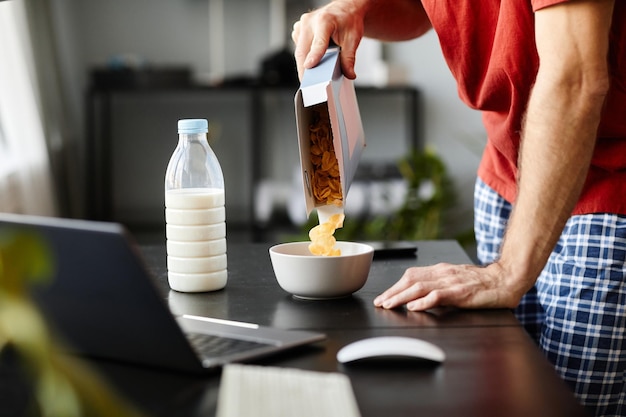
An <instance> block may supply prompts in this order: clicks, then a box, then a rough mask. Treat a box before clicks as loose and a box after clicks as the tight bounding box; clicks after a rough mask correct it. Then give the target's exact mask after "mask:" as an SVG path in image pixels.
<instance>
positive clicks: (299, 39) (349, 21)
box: [291, 1, 366, 79]
mask: <svg viewBox="0 0 626 417" xmlns="http://www.w3.org/2000/svg"><path fill="white" fill-rule="evenodd" d="M365 6H366V2H349V1H333V2H331V3H329V4H327V5H326V6H324V7H322V8H320V9H318V10H315V11H312V12H309V13H305V14H303V15H302V17H301V18H300V20H299V21H298V22H296V23H294V25H293V31H292V32H291V38H292V39H293V41H294V43H295V45H296V49H295V53H294V56H295V58H296V64H297V66H298V75H299V76H300V78H302V75H303V73H304V70H305V69H308V68H312V67H314V66H315V65H317V64H318V63H319V61H320V59H322V57H323V56H324V52H326V49H327V48H328V45H329V43H330V41H331V40H332V41H333V42H335V43H336V44H337V45H339V46H341V69H342V71H343V74H344V75H345V76H346V77H347V78H350V79H354V78H356V73H355V72H354V63H355V60H356V50H357V48H358V46H359V43H360V42H361V38H362V37H363V20H364V15H365V11H366V7H365Z"/></svg>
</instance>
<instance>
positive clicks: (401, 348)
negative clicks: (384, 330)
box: [337, 336, 446, 363]
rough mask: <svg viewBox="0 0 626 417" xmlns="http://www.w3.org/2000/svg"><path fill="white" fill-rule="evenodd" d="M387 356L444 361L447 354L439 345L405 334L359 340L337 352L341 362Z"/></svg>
mask: <svg viewBox="0 0 626 417" xmlns="http://www.w3.org/2000/svg"><path fill="white" fill-rule="evenodd" d="M386 358H414V359H423V360H427V361H432V362H443V361H444V360H445V359H446V354H445V353H444V351H443V350H442V349H441V348H440V347H439V346H437V345H434V344H432V343H430V342H427V341H425V340H421V339H417V338H414V337H404V336H381V337H371V338H368V339H362V340H357V341H356V342H352V343H350V344H347V345H346V346H344V347H343V348H341V349H340V350H339V352H337V360H338V361H339V362H341V363H350V362H356V361H362V360H370V359H375V360H378V359H386Z"/></svg>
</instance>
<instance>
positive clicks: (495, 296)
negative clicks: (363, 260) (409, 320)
mask: <svg viewBox="0 0 626 417" xmlns="http://www.w3.org/2000/svg"><path fill="white" fill-rule="evenodd" d="M508 278H509V274H508V273H507V272H506V271H505V270H504V269H503V268H502V266H501V265H500V264H498V263H497V262H496V263H493V264H491V265H489V266H487V267H479V266H475V265H451V264H445V263H441V264H437V265H433V266H427V267H413V268H409V269H407V270H406V272H405V273H404V275H403V276H402V278H400V280H399V281H398V282H397V283H396V284H394V285H393V286H392V287H391V288H389V289H388V290H387V291H385V292H384V293H382V294H381V295H379V296H378V297H376V299H375V300H374V305H375V306H376V307H382V308H385V309H390V308H396V307H400V306H402V305H404V304H406V307H407V309H408V310H411V311H424V310H428V309H431V308H435V307H445V306H455V307H461V308H514V307H516V306H517V304H518V303H519V301H520V299H521V298H522V296H523V295H524V293H525V292H526V291H528V289H529V288H526V287H520V286H519V285H517V284H516V283H515V282H514V281H512V280H510V279H508Z"/></svg>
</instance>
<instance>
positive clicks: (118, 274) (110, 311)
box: [0, 213, 325, 372]
mask: <svg viewBox="0 0 626 417" xmlns="http://www.w3.org/2000/svg"><path fill="white" fill-rule="evenodd" d="M9 228H12V229H17V230H30V231H34V232H35V233H37V234H38V235H39V236H41V238H42V239H43V241H44V242H45V243H46V245H47V246H48V247H49V249H50V251H51V253H52V255H53V256H54V260H55V272H54V274H53V277H52V279H51V280H50V282H48V283H45V284H41V285H38V286H36V287H34V288H33V298H34V300H35V302H36V303H37V305H38V307H39V308H40V309H41V311H42V313H43V315H44V317H45V318H46V319H47V320H48V322H49V323H50V325H51V326H52V328H53V329H55V330H56V331H57V333H58V334H59V335H60V336H61V338H62V339H63V340H64V341H65V342H66V344H67V346H69V347H70V350H71V352H72V353H76V354H79V355H84V356H88V357H93V358H101V359H110V360H116V361H122V362H126V363H133V364H139V365H147V366H153V367H159V368H167V369H173V370H179V371H189V372H202V371H206V370H211V369H214V368H217V367H220V366H222V365H224V364H227V363H232V362H246V361H250V360H253V359H256V358H260V357H263V356H267V355H270V354H275V353H278V352H281V351H284V350H287V349H291V348H294V347H297V346H302V345H306V344H311V343H314V342H317V341H321V340H323V339H325V335H324V334H321V333H315V332H307V331H299V330H286V329H278V328H272V327H267V326H260V325H257V324H253V323H240V322H234V321H228V320H220V319H215V318H211V317H199V316H189V315H183V316H176V317H175V316H174V315H172V313H171V312H170V310H169V307H168V306H167V303H166V300H165V297H164V296H163V295H162V294H161V293H160V292H159V289H158V288H157V286H156V283H155V281H154V279H153V277H152V276H151V275H150V272H149V270H148V269H147V267H146V265H145V263H144V261H143V259H142V257H141V253H140V251H139V248H138V246H137V245H136V243H135V241H134V239H133V238H132V236H131V235H130V234H129V233H128V231H127V230H126V229H125V227H124V226H123V225H121V224H117V223H108V222H95V221H86V220H74V219H60V218H52V217H38V216H25V215H15V214H7V213H0V233H1V232H2V231H3V230H8V229H9ZM224 291H228V287H227V288H226V289H225V290H224ZM209 348H210V350H204V349H209Z"/></svg>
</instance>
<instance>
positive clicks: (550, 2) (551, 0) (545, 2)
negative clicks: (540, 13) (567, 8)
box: [530, 0, 570, 12]
mask: <svg viewBox="0 0 626 417" xmlns="http://www.w3.org/2000/svg"><path fill="white" fill-rule="evenodd" d="M568 1H570V0H531V1H530V3H531V4H532V7H533V12H536V11H537V10H541V9H544V8H546V7H548V6H554V5H555V4H560V3H566V2H568Z"/></svg>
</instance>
